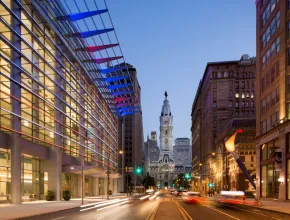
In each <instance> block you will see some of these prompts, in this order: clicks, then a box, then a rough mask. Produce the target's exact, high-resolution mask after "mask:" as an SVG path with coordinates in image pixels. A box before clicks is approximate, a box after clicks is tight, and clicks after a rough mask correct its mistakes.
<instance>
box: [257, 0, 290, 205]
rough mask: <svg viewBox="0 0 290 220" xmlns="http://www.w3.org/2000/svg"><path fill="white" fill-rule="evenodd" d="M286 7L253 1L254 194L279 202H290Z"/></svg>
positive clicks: (289, 24)
mask: <svg viewBox="0 0 290 220" xmlns="http://www.w3.org/2000/svg"><path fill="white" fill-rule="evenodd" d="M289 5H290V2H289V1H288V0H280V1H278V0H271V1H266V0H264V1H261V0H260V1H258V0H257V1H256V12H257V13H256V23H257V32H256V34H257V35H256V39H257V87H256V91H257V96H256V103H257V108H256V112H257V120H256V135H257V139H256V145H257V195H258V197H262V198H265V197H267V198H273V199H279V200H282V201H285V200H287V199H288V200H289V199H290V184H289V179H290V147H289V140H290V139H289V137H290V122H289V120H288V119H289V116H290V114H289V113H290V76H289V73H290V72H289V65H290V59H289V58H290V39H289V36H290V34H289V30H290V14H289V13H290V12H289ZM275 158H276V159H275Z"/></svg>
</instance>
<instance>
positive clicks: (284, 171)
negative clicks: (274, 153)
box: [278, 134, 287, 201]
mask: <svg viewBox="0 0 290 220" xmlns="http://www.w3.org/2000/svg"><path fill="white" fill-rule="evenodd" d="M279 139H280V149H281V151H282V171H280V178H281V179H283V180H284V181H283V182H281V183H280V186H279V197H278V200H280V201H286V191H287V190H286V185H287V160H286V134H281V135H280V137H279Z"/></svg>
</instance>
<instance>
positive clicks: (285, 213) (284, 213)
mask: <svg viewBox="0 0 290 220" xmlns="http://www.w3.org/2000/svg"><path fill="white" fill-rule="evenodd" d="M244 206H247V207H251V208H257V209H262V210H265V211H269V212H276V213H280V214H283V215H289V216H290V213H287V212H282V211H278V210H273V209H267V208H264V207H263V203H262V206H261V207H258V206H250V205H245V204H244Z"/></svg>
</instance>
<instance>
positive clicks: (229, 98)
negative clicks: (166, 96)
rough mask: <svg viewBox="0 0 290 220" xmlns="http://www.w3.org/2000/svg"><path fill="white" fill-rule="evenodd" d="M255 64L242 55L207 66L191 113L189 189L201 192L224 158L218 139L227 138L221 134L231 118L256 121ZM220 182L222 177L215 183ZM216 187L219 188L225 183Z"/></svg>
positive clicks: (206, 187)
mask: <svg viewBox="0 0 290 220" xmlns="http://www.w3.org/2000/svg"><path fill="white" fill-rule="evenodd" d="M255 64H256V59H255V58H250V57H249V56H248V55H243V56H242V57H241V59H240V60H234V61H224V62H211V63H208V64H207V66H206V69H205V72H204V75H203V78H202V80H201V82H200V84H199V87H198V90H197V92H196V97H195V100H194V102H193V107H192V113H191V118H192V127H191V132H192V146H193V148H192V152H193V155H192V158H193V161H192V164H193V172H192V176H193V177H194V178H193V184H192V186H193V188H195V189H197V190H200V191H202V192H204V193H206V192H207V191H208V184H209V182H212V181H213V179H212V177H213V176H215V175H216V172H221V171H220V169H222V168H219V169H217V167H223V165H222V164H223V161H224V159H225V155H224V154H223V153H224V151H225V150H224V147H222V148H217V141H218V139H217V137H220V138H221V139H223V138H226V137H227V134H225V136H221V135H222V134H223V133H224V130H225V129H226V128H227V127H228V126H229V124H230V123H231V120H233V119H237V120H238V119H243V120H245V119H253V120H255V69H256V66H255ZM201 134H202V135H201ZM231 134H232V133H231ZM214 164H216V165H214ZM218 170H219V171H218ZM222 179H223V178H222V174H221V177H220V178H219V180H218V179H216V182H218V181H219V182H222ZM217 185H219V188H220V189H222V188H225V186H224V185H226V184H223V183H219V184H218V183H216V184H215V187H216V186H217Z"/></svg>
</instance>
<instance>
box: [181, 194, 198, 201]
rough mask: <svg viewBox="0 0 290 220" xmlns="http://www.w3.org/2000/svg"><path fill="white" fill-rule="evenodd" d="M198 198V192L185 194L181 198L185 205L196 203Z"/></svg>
mask: <svg viewBox="0 0 290 220" xmlns="http://www.w3.org/2000/svg"><path fill="white" fill-rule="evenodd" d="M200 198H201V194H200V193H199V192H186V193H183V196H182V199H183V202H185V203H198V202H199V201H200Z"/></svg>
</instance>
